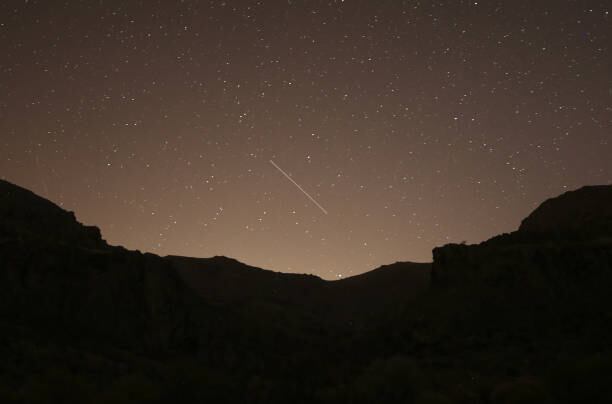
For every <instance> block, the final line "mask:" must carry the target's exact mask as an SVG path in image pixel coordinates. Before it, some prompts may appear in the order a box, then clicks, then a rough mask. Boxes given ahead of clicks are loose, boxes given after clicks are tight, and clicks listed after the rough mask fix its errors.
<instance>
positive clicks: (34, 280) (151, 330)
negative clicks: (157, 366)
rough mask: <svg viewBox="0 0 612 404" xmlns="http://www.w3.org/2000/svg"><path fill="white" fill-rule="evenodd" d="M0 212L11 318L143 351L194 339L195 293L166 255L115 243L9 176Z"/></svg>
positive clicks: (6, 309) (2, 272)
mask: <svg viewBox="0 0 612 404" xmlns="http://www.w3.org/2000/svg"><path fill="white" fill-rule="evenodd" d="M0 213H1V214H2V216H1V217H2V220H1V221H0V262H1V268H0V313H1V314H2V318H3V319H4V320H5V321H11V322H14V323H15V324H20V325H23V326H28V327H34V328H37V329H40V330H44V332H45V333H48V334H49V335H58V336H59V337H60V338H61V337H62V336H64V337H68V336H69V335H70V336H72V337H74V336H78V337H79V338H94V339H104V340H106V341H107V342H111V341H112V343H117V344H120V345H126V346H132V347H134V348H137V349H153V348H154V349H160V348H170V347H172V346H175V345H177V344H178V345H181V344H185V343H187V341H192V340H193V338H194V333H195V329H194V327H195V319H194V318H191V317H190V316H191V315H192V314H193V311H194V309H193V307H192V304H191V303H190V302H191V301H192V300H193V299H194V296H193V295H192V294H191V293H190V291H189V289H187V288H186V287H185V286H184V285H183V282H182V280H181V279H180V277H179V276H178V275H177V274H176V272H175V271H174V270H173V269H172V267H171V266H170V265H169V264H168V263H167V262H165V261H164V260H162V259H161V258H159V257H157V256H155V255H152V254H141V253H139V252H134V251H127V250H125V249H123V248H120V247H110V246H108V245H107V244H106V243H105V242H104V241H103V240H102V238H101V237H100V231H99V230H98V229H97V228H95V227H91V226H83V225H82V224H80V223H79V222H77V221H76V219H75V216H74V214H72V213H69V212H66V211H64V210H62V209H61V208H59V207H58V206H56V205H55V204H53V203H51V202H49V201H47V200H45V199H43V198H41V197H39V196H37V195H35V194H33V193H31V192H30V191H27V190H25V189H23V188H20V187H18V186H15V185H13V184H10V183H8V182H6V181H0Z"/></svg>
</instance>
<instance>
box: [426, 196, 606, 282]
mask: <svg viewBox="0 0 612 404" xmlns="http://www.w3.org/2000/svg"><path fill="white" fill-rule="evenodd" d="M433 257H434V263H433V275H432V276H433V280H434V282H435V283H437V284H442V283H454V282H462V281H468V280H475V281H488V282H497V283H498V284H499V285H508V284H509V283H510V282H523V283H529V282H536V281H537V282H541V283H548V284H551V285H552V284H555V283H558V282H572V281H577V280H578V279H589V280H593V279H598V278H599V277H607V276H609V275H611V274H610V268H612V186H590V187H583V188H581V189H579V190H576V191H570V192H567V193H565V194H563V195H561V196H559V197H556V198H552V199H549V200H547V201H545V202H544V203H542V204H541V205H540V206H539V207H538V208H537V209H536V210H535V211H534V212H533V213H531V214H530V215H529V216H528V217H527V218H526V219H525V220H523V222H522V224H521V226H520V228H519V229H518V230H517V231H515V232H513V233H510V234H504V235H500V236H496V237H493V238H491V239H490V240H487V241H484V242H482V243H480V244H477V245H458V244H449V245H446V246H443V247H438V248H435V249H434V250H433Z"/></svg>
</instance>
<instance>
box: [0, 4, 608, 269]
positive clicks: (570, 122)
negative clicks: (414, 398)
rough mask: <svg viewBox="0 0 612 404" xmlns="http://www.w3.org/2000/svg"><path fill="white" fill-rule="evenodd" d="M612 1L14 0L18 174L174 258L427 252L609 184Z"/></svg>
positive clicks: (4, 125) (7, 74) (350, 261)
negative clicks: (574, 192) (558, 198)
mask: <svg viewBox="0 0 612 404" xmlns="http://www.w3.org/2000/svg"><path fill="white" fill-rule="evenodd" d="M611 11H612V4H610V2H606V1H580V2H578V1H559V0H555V1H536V2H533V1H478V2H475V1H470V2H467V1H436V2H418V1H351V0H346V1H298V0H291V1H284V2H282V1H278V2H276V1H259V2H257V1H225V2H222V1H207V2H204V1H200V2H196V1H127V2H119V1H87V2H77V1H61V2H60V1H34V0H30V1H10V0H9V1H2V3H1V4H0V54H1V55H2V56H1V58H0V176H1V177H3V178H5V179H7V180H9V181H12V182H15V183H17V184H19V185H21V186H24V187H27V188H29V189H31V190H33V191H35V192H37V193H39V194H41V195H43V196H45V197H47V198H49V199H51V200H52V201H54V202H56V203H59V204H61V205H62V206H63V207H64V208H66V209H69V210H74V211H75V212H76V214H77V217H78V218H79V219H80V220H81V221H83V222H85V223H87V224H96V225H98V226H99V227H100V228H101V230H102V233H103V236H104V237H105V238H106V239H107V240H108V241H109V242H110V243H113V244H122V245H125V246H126V247H128V248H132V249H140V250H143V251H151V252H155V253H158V254H162V255H165V254H181V255H190V256H201V257H204V256H212V255H227V256H231V257H234V258H237V259H240V260H242V261H245V262H247V263H249V264H252V265H256V266H261V267H265V268H269V269H274V270H278V271H287V272H301V273H314V274H317V275H320V276H322V277H324V278H335V277H337V276H339V275H340V274H342V275H343V276H348V275H352V274H357V273H361V272H364V271H366V270H369V269H372V268H374V267H376V266H378V265H381V264H386V263H390V262H393V261H396V260H412V261H427V260H430V259H431V249H432V247H434V246H436V245H441V244H445V243H448V242H460V241H463V240H465V241H468V242H479V241H482V240H483V239H486V238H488V237H490V236H492V235H495V234H497V233H500V232H507V231H511V230H514V229H515V228H516V227H517V226H518V225H519V222H520V220H521V219H522V218H523V217H524V216H526V215H527V214H528V213H529V212H530V211H531V210H532V209H533V208H534V207H535V206H536V205H537V204H538V203H540V202H541V201H542V200H543V199H545V198H547V197H550V196H553V195H557V194H559V193H562V192H563V191H565V190H567V189H572V188H576V187H579V186H582V185H586V184H602V183H607V184H609V183H612V157H611V156H612V144H611V138H612V132H611V129H612V75H611V74H610V72H611V71H612V56H611V52H612V49H610V44H612V16H611V15H610V12H611ZM270 160H273V161H274V162H275V163H277V164H278V165H279V167H282V169H283V170H284V171H286V172H287V173H288V174H289V175H290V176H291V177H292V178H293V179H294V180H295V181H296V182H297V183H298V184H300V186H302V187H303V188H304V190H305V191H307V192H308V193H309V194H310V195H312V196H313V198H315V199H316V200H317V201H318V202H319V203H320V204H321V205H322V206H323V207H324V208H325V209H326V210H327V211H328V212H329V214H328V215H325V214H324V213H323V212H322V211H321V210H320V209H319V208H318V207H317V206H315V205H314V204H313V203H312V202H311V201H310V200H309V199H308V198H307V197H306V196H305V195H304V194H303V193H302V192H300V190H299V189H298V188H297V187H296V186H295V185H293V184H292V183H291V182H290V181H289V180H288V179H287V178H285V177H284V176H283V175H282V174H281V173H280V172H279V171H278V170H276V169H275V167H273V166H272V165H271V164H270V162H269V161H270Z"/></svg>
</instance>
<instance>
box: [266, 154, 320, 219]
mask: <svg viewBox="0 0 612 404" xmlns="http://www.w3.org/2000/svg"><path fill="white" fill-rule="evenodd" d="M270 163H271V164H272V165H273V166H274V167H275V168H276V169H277V170H278V171H280V172H281V174H283V175H284V176H285V177H287V179H288V180H289V181H291V182H293V185H295V186H296V187H298V189H299V190H300V191H302V192H303V193H304V195H306V196H307V197H308V199H310V200H311V201H312V202H313V203H314V204H315V205H317V207H318V208H319V209H321V211H323V213H325V214H326V215H327V211H326V210H325V208H324V207H323V206H321V205H320V204H319V202H317V201H315V199H314V198H313V197H312V196H310V194H308V192H306V191H304V188H302V187H300V184H298V183H297V182H295V181H293V178H291V177H290V176H289V174H287V173H286V172H284V171H283V169H282V168H280V167H279V166H277V165H276V163H275V162H274V161H272V160H270Z"/></svg>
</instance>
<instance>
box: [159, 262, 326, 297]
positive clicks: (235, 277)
mask: <svg viewBox="0 0 612 404" xmlns="http://www.w3.org/2000/svg"><path fill="white" fill-rule="evenodd" d="M166 259H167V260H168V261H170V262H171V263H172V264H173V265H174V267H175V268H176V270H177V271H178V273H179V274H180V275H181V276H182V277H183V279H184V280H185V282H186V283H187V284H188V285H189V286H190V287H192V288H193V289H194V290H195V291H197V292H198V293H199V294H200V296H201V297H203V298H205V299H207V300H209V301H212V302H220V303H236V302H241V301H245V300H249V299H270V300H273V301H276V302H285V303H289V302H296V300H299V299H302V298H305V297H307V296H308V295H309V293H311V292H312V290H313V289H314V288H317V287H319V286H320V285H321V284H323V283H324V281H323V280H322V279H321V278H319V277H317V276H314V275H298V274H285V273H280V272H273V271H268V270H264V269H261V268H256V267H252V266H249V265H246V264H243V263H241V262H239V261H237V260H235V259H232V258H227V257H213V258H189V257H178V256H168V257H166Z"/></svg>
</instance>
